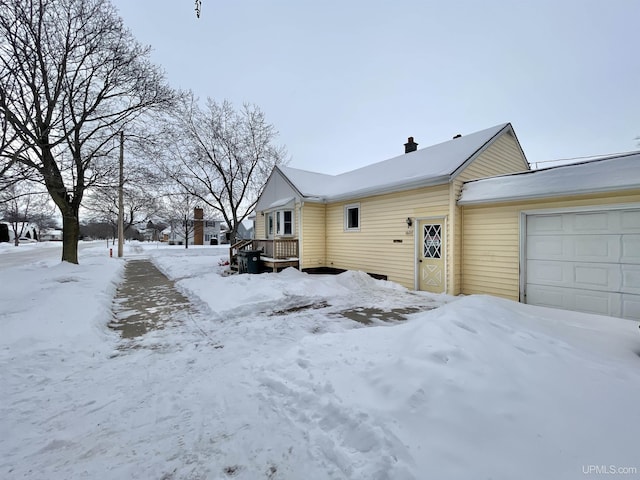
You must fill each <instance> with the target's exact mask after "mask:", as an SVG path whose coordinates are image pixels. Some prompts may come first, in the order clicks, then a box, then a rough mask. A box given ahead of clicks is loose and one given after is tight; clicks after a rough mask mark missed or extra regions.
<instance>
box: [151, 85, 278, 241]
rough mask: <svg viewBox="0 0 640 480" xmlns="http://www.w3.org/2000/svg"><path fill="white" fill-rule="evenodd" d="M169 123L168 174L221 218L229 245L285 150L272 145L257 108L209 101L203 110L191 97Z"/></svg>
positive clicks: (271, 136) (269, 131)
mask: <svg viewBox="0 0 640 480" xmlns="http://www.w3.org/2000/svg"><path fill="white" fill-rule="evenodd" d="M173 121H174V132H173V136H171V137H168V140H169V142H168V144H167V145H166V146H165V147H164V148H163V149H162V150H163V154H164V155H166V156H169V157H170V158H166V162H165V168H166V173H167V176H168V177H170V178H171V179H172V180H173V181H175V182H176V183H177V184H179V185H180V187H181V188H182V189H183V190H184V191H185V192H187V193H188V194H189V195H191V196H193V197H195V198H197V199H199V200H200V201H201V202H202V203H204V204H206V205H208V206H209V207H211V209H213V210H214V211H215V212H217V213H219V214H220V215H221V216H222V217H223V219H224V221H225V223H226V224H227V225H229V226H230V228H231V232H230V241H231V242H232V243H233V242H234V241H235V238H236V233H237V230H238V225H239V224H240V223H241V222H242V221H243V220H244V219H245V218H247V217H248V216H249V214H250V213H251V212H252V211H253V209H254V208H255V205H256V202H257V201H258V197H259V196H260V193H261V191H262V188H263V187H264V184H265V182H266V180H267V177H268V176H269V174H270V173H271V170H272V169H273V167H274V166H275V165H278V164H282V163H284V158H285V149H284V148H283V147H279V146H276V145H274V141H275V139H276V137H277V135H278V132H277V131H276V129H275V127H274V126H273V125H270V124H268V123H267V122H266V120H265V115H264V113H262V111H261V110H260V109H259V108H258V107H257V106H255V105H249V104H245V105H244V106H243V108H242V109H241V110H240V111H236V110H235V109H234V108H233V105H232V104H231V103H229V102H228V101H224V102H223V103H221V104H218V103H216V102H215V101H214V100H211V99H208V100H207V102H206V106H205V107H204V108H201V107H199V106H198V104H197V101H196V100H195V99H194V98H193V97H191V98H190V99H189V101H188V102H187V103H186V105H185V106H184V108H182V109H179V110H178V111H176V114H175V115H174V118H173ZM166 165H170V166H169V167H167V166H166Z"/></svg>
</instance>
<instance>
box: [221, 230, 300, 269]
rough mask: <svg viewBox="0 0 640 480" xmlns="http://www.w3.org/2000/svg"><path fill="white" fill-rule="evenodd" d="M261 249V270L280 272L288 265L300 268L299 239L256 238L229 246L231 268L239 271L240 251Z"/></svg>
mask: <svg viewBox="0 0 640 480" xmlns="http://www.w3.org/2000/svg"><path fill="white" fill-rule="evenodd" d="M241 250H256V251H257V250H259V251H260V252H261V253H260V271H272V272H278V271H280V270H282V269H284V268H287V267H295V268H298V269H299V268H300V259H299V258H298V239H297V238H287V239H273V240H271V239H254V240H240V241H239V242H236V243H234V244H233V245H231V247H230V248H229V268H230V269H231V270H232V271H234V270H235V271H238V252H240V251H241Z"/></svg>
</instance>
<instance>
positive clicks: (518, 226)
mask: <svg viewBox="0 0 640 480" xmlns="http://www.w3.org/2000/svg"><path fill="white" fill-rule="evenodd" d="M458 204H459V205H461V206H462V211H463V216H464V236H463V237H462V240H463V243H462V252H463V257H462V272H463V276H462V282H461V291H462V292H463V293H466V294H473V293H486V294H491V295H498V296H501V297H505V298H509V299H512V300H515V301H521V302H525V303H530V304H534V305H544V306H550V307H558V308H564V309H569V310H579V311H583V312H589V313H597V314H603V315H612V316H616V317H624V318H630V319H636V320H640V152H634V153H629V154H621V155H612V156H608V157H603V158H599V159H596V160H592V161H585V162H581V163H576V164H571V165H565V166H558V167H553V168H549V169H544V170H534V171H530V172H525V173H520V174H514V175H507V176H499V177H494V178H488V179H484V180H476V181H471V182H467V183H465V185H464V187H463V189H462V196H461V198H460V200H459V201H458Z"/></svg>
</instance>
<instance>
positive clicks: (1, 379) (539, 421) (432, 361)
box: [0, 244, 640, 480]
mask: <svg viewBox="0 0 640 480" xmlns="http://www.w3.org/2000/svg"><path fill="white" fill-rule="evenodd" d="M135 247H136V250H141V249H142V248H143V249H144V252H143V254H144V255H147V256H150V257H152V258H153V261H154V262H155V263H156V264H157V265H158V266H159V267H160V268H161V269H162V270H163V271H164V272H166V273H167V274H168V275H169V276H170V277H171V278H173V279H175V280H176V285H177V288H179V289H180V290H182V291H183V292H185V293H187V294H188V295H189V296H190V298H191V299H192V300H193V302H194V304H195V305H196V307H197V311H198V313H196V314H194V315H192V316H190V317H189V320H188V321H187V322H185V323H183V324H178V325H177V326H175V327H172V328H167V329H165V330H159V331H156V332H152V333H149V334H147V335H146V336H145V337H144V338H143V339H140V340H139V341H138V342H137V344H136V345H134V346H135V348H123V345H124V343H123V342H122V341H120V340H119V337H118V336H117V334H116V333H115V332H112V331H110V330H108V328H107V327H106V325H107V323H108V321H109V319H110V318H111V312H110V301H111V298H112V296H113V294H114V291H115V288H116V284H117V282H118V281H119V280H120V279H121V278H122V273H123V268H124V264H123V262H122V261H121V260H118V259H110V258H109V257H108V255H107V254H106V252H105V249H104V245H97V244H94V246H87V247H86V249H85V250H83V251H82V252H81V265H79V266H74V265H67V264H59V263H56V261H55V256H56V255H57V252H56V251H54V250H49V251H50V252H51V258H49V259H44V257H41V256H39V255H40V254H37V252H38V251H41V250H42V249H38V248H36V249H34V250H33V252H34V253H33V261H32V262H31V263H30V262H27V261H23V263H24V265H23V266H20V267H13V266H10V267H7V268H4V267H0V270H1V271H2V274H3V277H4V278H9V279H10V281H8V282H6V284H5V285H4V287H3V289H2V290H1V291H0V302H1V305H2V317H1V319H0V328H1V331H2V335H1V336H0V362H2V365H3V368H2V369H0V385H2V389H0V431H2V432H3V435H2V436H1V437H0V476H1V477H2V478H9V479H12V478H51V479H57V478H60V479H62V478H64V479H75V478H101V479H121V478H141V479H142V478H145V479H146V478H166V479H187V478H190V479H196V478H198V479H200V478H202V479H204V478H209V479H227V478H233V479H259V478H264V479H298V478H304V479H311V480H313V479H318V480H320V479H362V480H365V479H366V480H369V479H422V478H520V479H539V478H583V477H584V472H585V471H587V470H588V469H589V468H590V466H593V465H607V466H616V467H625V468H627V467H630V468H638V470H637V471H640V465H639V464H638V462H637V448H636V442H635V441H634V440H635V438H634V435H635V429H634V428H632V427H631V426H634V425H640V410H639V409H638V408H637V404H638V399H640V369H639V368H638V367H639V366H640V357H639V354H640V335H639V334H638V328H637V323H636V322H632V321H628V320H621V319H614V318H608V317H597V316H590V315H585V314H579V313H572V312H564V311H557V310H551V309H546V308H540V307H530V306H526V305H520V304H515V303H513V302H509V301H506V300H500V299H496V298H491V297H484V296H471V297H464V298H460V299H455V298H452V297H447V296H432V295H428V294H424V293H420V292H411V291H407V290H406V289H404V288H402V287H400V286H398V285H394V284H391V283H388V282H383V281H379V280H374V279H372V278H370V277H368V276H366V275H364V274H362V273H360V272H346V273H344V274H341V275H337V276H312V275H307V274H303V273H300V272H298V271H296V270H293V269H288V270H285V271H284V272H281V273H280V274H264V275H239V276H231V277H223V276H222V275H221V272H222V269H223V267H221V266H219V262H220V259H221V258H224V255H225V254H226V249H224V248H216V247H210V248H201V249H198V248H191V247H190V248H189V249H188V250H185V249H184V248H180V247H171V248H160V247H156V246H155V245H153V246H142V245H135ZM17 250H18V249H16V251H17ZM132 252H133V250H132V249H131V247H128V248H127V250H126V253H127V255H128V256H129V257H131V255H132ZM15 255H17V253H13V252H6V253H4V254H3V256H2V258H3V259H5V258H6V259H9V258H12V257H14V256H15ZM23 260H24V259H23ZM7 264H10V262H7ZM401 306H412V307H415V309H416V310H423V311H421V312H419V313H414V314H412V315H408V319H407V320H406V321H404V322H392V323H388V322H387V323H385V322H377V323H375V324H374V325H375V326H369V327H365V326H363V325H362V324H360V323H357V322H354V321H351V320H349V319H348V318H346V317H344V316H342V315H341V312H342V311H345V310H347V309H353V308H367V307H377V308H379V309H383V310H385V309H393V308H398V307H401ZM435 306H439V308H436V309H433V310H429V311H424V309H425V308H431V307H435ZM365 311H366V310H365Z"/></svg>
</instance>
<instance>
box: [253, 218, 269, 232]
mask: <svg viewBox="0 0 640 480" xmlns="http://www.w3.org/2000/svg"><path fill="white" fill-rule="evenodd" d="M263 214H264V212H258V214H257V215H256V229H255V231H254V232H253V238H267V236H266V235H265V231H264V228H265V227H264V225H265V224H264V222H265V220H264V218H265V217H264V215H263Z"/></svg>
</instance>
